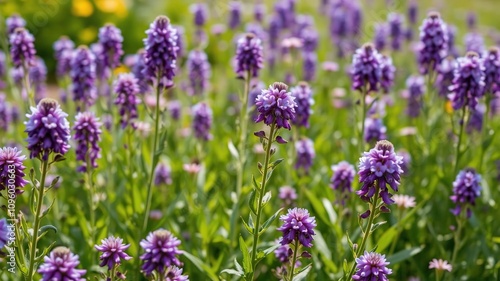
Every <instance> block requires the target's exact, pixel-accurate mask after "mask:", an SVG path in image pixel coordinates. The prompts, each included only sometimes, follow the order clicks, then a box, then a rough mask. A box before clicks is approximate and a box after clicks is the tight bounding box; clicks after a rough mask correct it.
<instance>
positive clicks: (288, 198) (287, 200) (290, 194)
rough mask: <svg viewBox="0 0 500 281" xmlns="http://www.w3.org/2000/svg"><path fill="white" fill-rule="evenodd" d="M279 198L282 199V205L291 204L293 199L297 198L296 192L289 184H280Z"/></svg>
mask: <svg viewBox="0 0 500 281" xmlns="http://www.w3.org/2000/svg"><path fill="white" fill-rule="evenodd" d="M278 197H279V199H281V201H283V205H285V206H291V205H292V204H293V202H294V201H295V200H297V192H296V191H295V189H294V188H293V187H291V186H288V185H286V186H282V187H280V189H279V195H278Z"/></svg>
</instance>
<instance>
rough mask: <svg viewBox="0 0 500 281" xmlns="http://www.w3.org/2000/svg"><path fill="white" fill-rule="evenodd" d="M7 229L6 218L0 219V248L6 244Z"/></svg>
mask: <svg viewBox="0 0 500 281" xmlns="http://www.w3.org/2000/svg"><path fill="white" fill-rule="evenodd" d="M8 234H9V229H8V228H7V220H6V219H5V218H3V219H0V250H1V249H2V248H3V247H4V246H5V245H7V241H8V236H7V235H8Z"/></svg>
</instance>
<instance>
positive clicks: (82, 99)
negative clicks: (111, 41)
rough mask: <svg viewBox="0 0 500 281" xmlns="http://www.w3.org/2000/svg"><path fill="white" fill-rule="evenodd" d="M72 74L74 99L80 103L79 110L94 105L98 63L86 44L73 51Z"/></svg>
mask: <svg viewBox="0 0 500 281" xmlns="http://www.w3.org/2000/svg"><path fill="white" fill-rule="evenodd" d="M70 76H71V81H72V85H71V91H72V92H73V100H74V101H75V102H77V103H78V109H77V110H80V109H81V108H82V107H83V108H84V106H91V105H93V104H94V102H95V99H96V98H97V93H96V86H95V79H96V64H95V56H94V54H93V53H92V52H91V51H90V50H89V49H88V48H87V47H86V46H80V47H78V48H77V49H76V50H75V52H74V53H73V57H72V58H71V71H70Z"/></svg>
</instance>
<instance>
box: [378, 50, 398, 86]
mask: <svg viewBox="0 0 500 281" xmlns="http://www.w3.org/2000/svg"><path fill="white" fill-rule="evenodd" d="M380 68H381V72H382V77H381V78H380V87H382V89H383V90H384V93H389V92H390V91H391V88H392V86H393V85H394V74H395V73H396V67H394V64H392V59H391V57H389V56H386V55H382V56H381V60H380Z"/></svg>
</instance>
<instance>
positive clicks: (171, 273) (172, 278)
mask: <svg viewBox="0 0 500 281" xmlns="http://www.w3.org/2000/svg"><path fill="white" fill-rule="evenodd" d="M165 281H189V277H188V276H186V275H182V268H178V267H177V266H169V267H168V268H167V270H166V271H165Z"/></svg>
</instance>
